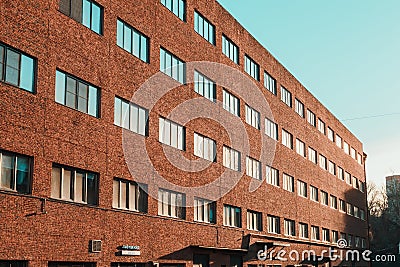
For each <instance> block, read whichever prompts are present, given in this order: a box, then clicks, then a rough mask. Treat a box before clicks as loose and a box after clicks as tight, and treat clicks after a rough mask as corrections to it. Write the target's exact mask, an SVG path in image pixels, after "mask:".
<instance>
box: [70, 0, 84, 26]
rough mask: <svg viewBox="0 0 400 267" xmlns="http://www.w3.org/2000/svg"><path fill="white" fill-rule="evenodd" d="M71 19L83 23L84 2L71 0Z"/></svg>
mask: <svg viewBox="0 0 400 267" xmlns="http://www.w3.org/2000/svg"><path fill="white" fill-rule="evenodd" d="M71 18H73V19H74V20H76V21H78V22H82V0H71Z"/></svg>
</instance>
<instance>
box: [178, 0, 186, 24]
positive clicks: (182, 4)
mask: <svg viewBox="0 0 400 267" xmlns="http://www.w3.org/2000/svg"><path fill="white" fill-rule="evenodd" d="M178 17H179V18H180V19H181V20H185V2H184V1H183V0H179V15H178Z"/></svg>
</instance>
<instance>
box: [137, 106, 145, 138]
mask: <svg viewBox="0 0 400 267" xmlns="http://www.w3.org/2000/svg"><path fill="white" fill-rule="evenodd" d="M138 133H139V134H141V135H146V111H145V110H144V109H139V129H138Z"/></svg>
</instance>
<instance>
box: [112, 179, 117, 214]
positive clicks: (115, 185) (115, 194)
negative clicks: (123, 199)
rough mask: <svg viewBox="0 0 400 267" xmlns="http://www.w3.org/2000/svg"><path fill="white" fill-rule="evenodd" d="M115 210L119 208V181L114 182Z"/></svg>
mask: <svg viewBox="0 0 400 267" xmlns="http://www.w3.org/2000/svg"><path fill="white" fill-rule="evenodd" d="M112 206H113V208H119V181H117V180H114V181H113V204H112Z"/></svg>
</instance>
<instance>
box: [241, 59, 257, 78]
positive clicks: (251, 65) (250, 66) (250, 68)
mask: <svg viewBox="0 0 400 267" xmlns="http://www.w3.org/2000/svg"><path fill="white" fill-rule="evenodd" d="M244 70H245V72H247V74H249V75H250V76H251V77H253V78H254V79H255V80H257V81H259V80H260V66H259V65H258V64H257V63H256V62H255V61H254V60H253V59H251V58H250V57H249V56H248V55H245V56H244Z"/></svg>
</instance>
